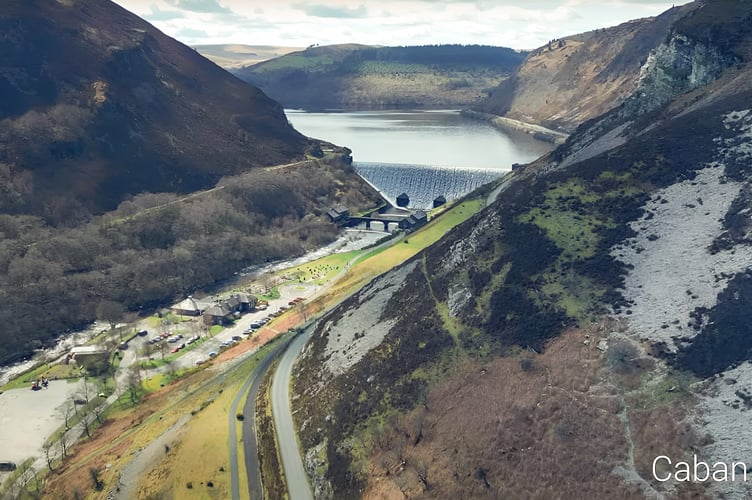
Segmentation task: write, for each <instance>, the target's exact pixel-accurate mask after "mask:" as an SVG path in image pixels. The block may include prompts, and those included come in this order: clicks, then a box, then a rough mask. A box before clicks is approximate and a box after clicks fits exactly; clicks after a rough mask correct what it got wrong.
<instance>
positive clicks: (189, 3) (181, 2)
mask: <svg viewBox="0 0 752 500" xmlns="http://www.w3.org/2000/svg"><path fill="white" fill-rule="evenodd" d="M168 2H169V3H170V5H172V6H173V7H176V8H178V9H183V10H188V11H191V12H204V13H207V14H214V13H216V14H227V13H231V12H232V11H231V10H230V9H228V8H227V7H223V6H222V5H220V4H219V2H218V1H217V0H168Z"/></svg>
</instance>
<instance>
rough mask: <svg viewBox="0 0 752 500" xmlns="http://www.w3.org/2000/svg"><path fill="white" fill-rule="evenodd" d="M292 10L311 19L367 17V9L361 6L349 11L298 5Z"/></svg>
mask: <svg viewBox="0 0 752 500" xmlns="http://www.w3.org/2000/svg"><path fill="white" fill-rule="evenodd" d="M293 8H295V9H297V10H300V11H302V12H304V13H305V14H307V15H309V16H311V17H334V18H345V19H355V18H364V17H368V9H366V6H365V5H363V4H360V5H359V6H358V7H356V8H354V9H351V8H348V7H336V6H332V5H323V4H303V3H298V4H294V5H293Z"/></svg>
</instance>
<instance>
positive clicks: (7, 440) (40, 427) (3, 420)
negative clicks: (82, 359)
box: [0, 380, 80, 464]
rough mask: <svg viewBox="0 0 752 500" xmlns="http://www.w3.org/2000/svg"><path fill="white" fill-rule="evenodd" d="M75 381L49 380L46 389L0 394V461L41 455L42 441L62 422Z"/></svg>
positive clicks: (14, 460)
mask: <svg viewBox="0 0 752 500" xmlns="http://www.w3.org/2000/svg"><path fill="white" fill-rule="evenodd" d="M79 388H80V385H79V384H78V383H68V382H67V381H65V380H51V381H50V383H49V385H48V386H47V388H45V389H40V390H38V391H32V390H31V384H29V388H23V389H11V390H9V391H6V392H4V393H2V394H0V443H2V446H1V447H0V460H10V461H12V462H15V463H16V464H20V463H21V462H23V461H24V460H26V459H27V458H30V457H37V456H41V455H42V444H43V443H44V441H45V440H46V439H47V437H48V436H50V435H51V434H52V433H53V432H55V430H57V429H58V428H59V427H60V426H62V425H63V423H64V417H63V412H62V411H61V408H62V407H63V406H64V405H70V404H71V401H72V399H73V395H74V394H75V393H76V392H77V391H78V389H79Z"/></svg>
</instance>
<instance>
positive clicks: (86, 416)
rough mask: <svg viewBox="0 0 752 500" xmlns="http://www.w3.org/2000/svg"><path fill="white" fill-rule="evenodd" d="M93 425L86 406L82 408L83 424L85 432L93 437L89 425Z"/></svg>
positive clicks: (87, 435)
mask: <svg viewBox="0 0 752 500" xmlns="http://www.w3.org/2000/svg"><path fill="white" fill-rule="evenodd" d="M90 425H91V422H90V421H89V412H88V410H87V409H86V407H84V408H82V409H81V426H83V428H84V432H85V433H86V437H88V438H90V437H91V432H90V430H89V426H90Z"/></svg>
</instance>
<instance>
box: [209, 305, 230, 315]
mask: <svg viewBox="0 0 752 500" xmlns="http://www.w3.org/2000/svg"><path fill="white" fill-rule="evenodd" d="M231 312H232V311H230V309H229V308H228V307H227V305H225V304H215V305H213V306H211V307H210V308H208V309H207V310H206V311H204V314H207V315H209V316H220V317H224V316H227V315H228V314H230V313H231Z"/></svg>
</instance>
